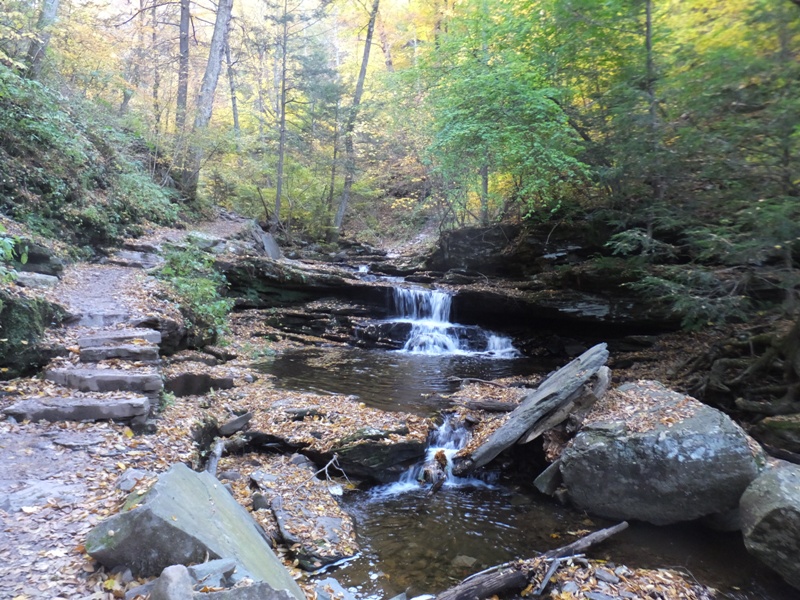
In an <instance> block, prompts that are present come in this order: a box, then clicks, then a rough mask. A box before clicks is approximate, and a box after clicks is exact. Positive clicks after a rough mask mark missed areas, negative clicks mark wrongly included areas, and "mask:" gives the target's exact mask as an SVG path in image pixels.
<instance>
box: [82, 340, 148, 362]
mask: <svg viewBox="0 0 800 600" xmlns="http://www.w3.org/2000/svg"><path fill="white" fill-rule="evenodd" d="M111 358H121V359H123V360H131V361H142V362H154V361H157V360H158V346H151V345H141V344H122V345H119V346H95V347H91V348H83V349H82V350H81V362H90V363H92V362H100V361H101V360H109V359H111Z"/></svg>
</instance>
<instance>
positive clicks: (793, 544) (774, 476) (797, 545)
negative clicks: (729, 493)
mask: <svg viewBox="0 0 800 600" xmlns="http://www.w3.org/2000/svg"><path fill="white" fill-rule="evenodd" d="M741 518H742V533H743V534H744V545H745V547H746V548H747V550H748V552H750V554H752V555H753V556H755V557H756V558H758V559H759V560H761V562H763V563H764V564H766V565H768V566H770V567H771V568H773V569H774V570H775V571H777V572H778V573H780V575H781V577H783V578H784V579H785V580H786V581H787V582H789V583H790V584H791V585H793V586H794V587H796V588H798V589H800V561H798V557H800V467H798V466H797V465H793V464H790V463H781V464H780V465H778V466H775V467H772V468H769V469H767V470H766V471H764V473H762V474H761V475H760V476H759V477H758V479H756V480H755V481H754V482H753V483H752V484H750V487H748V488H747V490H746V491H745V493H744V494H743V495H742V500H741Z"/></svg>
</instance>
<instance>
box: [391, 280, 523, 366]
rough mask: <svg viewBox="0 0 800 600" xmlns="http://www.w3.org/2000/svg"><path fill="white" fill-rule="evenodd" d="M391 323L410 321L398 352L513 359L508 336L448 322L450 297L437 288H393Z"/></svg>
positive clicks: (516, 355)
mask: <svg viewBox="0 0 800 600" xmlns="http://www.w3.org/2000/svg"><path fill="white" fill-rule="evenodd" d="M392 298H393V302H394V308H395V311H396V313H397V317H395V318H393V319H392V321H393V322H395V323H410V324H411V330H410V332H409V334H408V338H407V339H406V341H405V344H404V346H403V349H402V350H401V352H407V353H409V354H426V355H431V356H435V355H443V354H458V355H467V356H485V357H488V358H516V357H518V356H519V352H518V351H517V350H516V349H515V348H514V346H513V345H512V344H511V339H510V338H507V337H503V336H499V335H496V334H493V333H491V332H486V331H483V330H482V329H480V328H478V327H468V326H464V325H458V324H455V323H451V322H450V308H451V304H452V296H451V295H450V294H448V293H447V292H443V291H440V290H427V289H422V288H407V287H395V288H394V290H393V295H392Z"/></svg>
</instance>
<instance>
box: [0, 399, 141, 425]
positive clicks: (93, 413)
mask: <svg viewBox="0 0 800 600" xmlns="http://www.w3.org/2000/svg"><path fill="white" fill-rule="evenodd" d="M149 412H150V400H149V399H148V398H146V397H144V396H135V397H131V398H106V397H102V396H101V397H95V396H91V395H88V396H87V395H83V396H75V397H61V398H46V397H45V398H28V399H27V400H21V401H19V402H15V403H14V404H12V405H11V406H9V407H6V408H4V409H3V413H4V414H6V415H9V416H12V417H14V418H15V419H17V420H29V421H40V420H44V421H106V420H112V421H125V420H129V419H135V418H137V417H144V416H146V415H147V414H148V413H149Z"/></svg>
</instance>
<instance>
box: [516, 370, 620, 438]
mask: <svg viewBox="0 0 800 600" xmlns="http://www.w3.org/2000/svg"><path fill="white" fill-rule="evenodd" d="M610 373H611V370H610V369H609V368H608V367H600V369H598V371H597V374H596V379H595V381H593V382H587V383H586V384H584V385H583V386H581V388H580V389H578V390H576V391H575V393H574V394H573V395H572V396H570V397H569V398H568V399H567V400H566V401H565V402H564V403H563V404H562V405H561V406H559V407H558V408H557V409H556V410H554V411H553V412H552V413H550V414H549V415H547V416H546V417H545V418H544V419H542V420H540V421H539V422H538V423H536V425H534V426H533V427H531V428H530V429H529V430H528V431H526V432H525V435H523V436H522V437H521V438H520V439H519V440H518V441H517V443H518V444H527V443H529V442H532V441H533V440H535V439H536V438H538V437H539V436H540V435H542V434H543V433H544V432H545V431H547V430H548V429H552V428H553V427H555V426H556V425H558V424H559V423H562V422H563V421H566V420H567V418H568V417H569V416H570V415H576V417H577V418H579V419H583V416H585V415H586V413H587V412H589V409H591V408H592V405H593V404H594V403H595V402H597V401H598V400H600V399H601V398H602V397H603V396H604V395H605V393H606V391H608V385H609V381H610Z"/></svg>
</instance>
